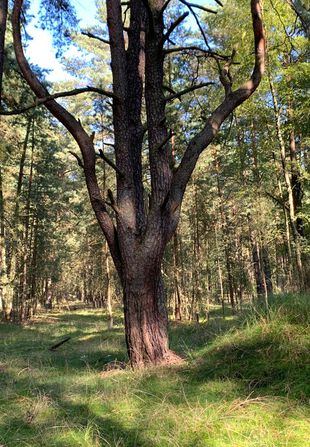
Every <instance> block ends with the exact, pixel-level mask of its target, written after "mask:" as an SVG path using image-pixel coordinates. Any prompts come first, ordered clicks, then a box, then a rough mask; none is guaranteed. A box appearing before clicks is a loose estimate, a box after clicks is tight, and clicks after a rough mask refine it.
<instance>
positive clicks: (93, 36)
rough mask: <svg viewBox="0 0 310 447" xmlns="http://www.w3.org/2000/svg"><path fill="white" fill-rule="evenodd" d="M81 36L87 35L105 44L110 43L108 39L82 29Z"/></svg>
mask: <svg viewBox="0 0 310 447" xmlns="http://www.w3.org/2000/svg"><path fill="white" fill-rule="evenodd" d="M82 34H83V36H87V37H89V38H91V39H96V40H99V41H100V42H103V43H106V44H107V45H110V41H109V40H108V39H104V38H103V37H100V36H96V35H95V34H93V33H90V32H89V31H82Z"/></svg>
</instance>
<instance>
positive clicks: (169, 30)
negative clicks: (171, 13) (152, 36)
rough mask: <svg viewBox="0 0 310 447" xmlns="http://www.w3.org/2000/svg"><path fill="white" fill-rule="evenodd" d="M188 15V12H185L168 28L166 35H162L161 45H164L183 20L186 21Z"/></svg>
mask: <svg viewBox="0 0 310 447" xmlns="http://www.w3.org/2000/svg"><path fill="white" fill-rule="evenodd" d="M188 14H189V13H188V12H185V13H184V14H182V15H181V16H180V17H179V18H178V19H177V20H176V21H175V22H173V23H172V25H171V26H170V28H169V29H168V30H167V32H166V34H164V35H163V38H162V41H161V45H164V43H165V42H166V41H167V40H168V39H169V37H170V35H171V34H172V33H173V31H174V30H175V29H176V27H177V26H179V25H180V23H181V22H183V20H184V19H186V17H187V16H188Z"/></svg>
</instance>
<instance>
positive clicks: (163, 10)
mask: <svg viewBox="0 0 310 447" xmlns="http://www.w3.org/2000/svg"><path fill="white" fill-rule="evenodd" d="M170 2H171V0H166V1H165V3H164V5H163V7H162V8H161V11H160V14H163V13H164V12H165V10H166V9H167V7H168V5H169V3H170Z"/></svg>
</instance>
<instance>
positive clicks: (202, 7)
mask: <svg viewBox="0 0 310 447" xmlns="http://www.w3.org/2000/svg"><path fill="white" fill-rule="evenodd" d="M182 3H184V4H185V5H186V6H191V7H192V8H197V9H201V10H202V11H204V12H211V13H212V14H217V11H215V10H214V9H210V8H206V7H205V6H202V5H198V4H196V3H188V2H187V1H185V0H183V1H182Z"/></svg>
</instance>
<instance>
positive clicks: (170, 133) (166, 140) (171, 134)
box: [155, 130, 173, 151]
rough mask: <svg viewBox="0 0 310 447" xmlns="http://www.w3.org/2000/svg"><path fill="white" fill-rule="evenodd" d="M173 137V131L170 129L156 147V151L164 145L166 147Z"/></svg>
mask: <svg viewBox="0 0 310 447" xmlns="http://www.w3.org/2000/svg"><path fill="white" fill-rule="evenodd" d="M172 137H173V131H172V130H170V131H169V132H168V135H167V136H166V138H165V139H164V140H163V141H162V142H161V143H160V144H159V145H158V146H157V147H156V148H155V151H159V150H160V149H161V148H162V147H164V146H165V145H166V144H167V143H168V141H169V140H171V138H172Z"/></svg>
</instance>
